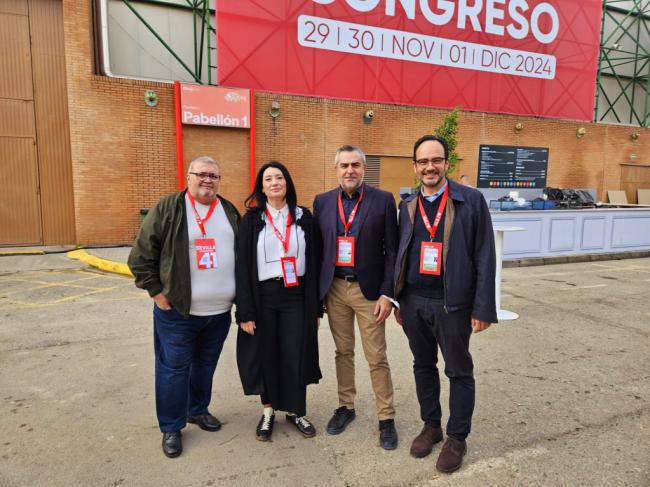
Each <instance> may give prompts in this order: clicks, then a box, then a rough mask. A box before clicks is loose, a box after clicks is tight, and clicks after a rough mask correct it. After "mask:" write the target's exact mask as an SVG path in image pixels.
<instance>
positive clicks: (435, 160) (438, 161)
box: [414, 157, 445, 167]
mask: <svg viewBox="0 0 650 487" xmlns="http://www.w3.org/2000/svg"><path fill="white" fill-rule="evenodd" d="M414 162H415V164H417V166H419V167H427V166H428V165H429V163H432V164H433V165H434V166H439V165H440V164H444V162H445V158H444V157H434V158H433V159H418V160H416V161H414Z"/></svg>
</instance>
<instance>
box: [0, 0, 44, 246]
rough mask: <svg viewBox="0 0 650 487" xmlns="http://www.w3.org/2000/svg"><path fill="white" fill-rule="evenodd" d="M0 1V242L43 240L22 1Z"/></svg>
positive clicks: (39, 241) (34, 243)
mask: <svg viewBox="0 0 650 487" xmlns="http://www.w3.org/2000/svg"><path fill="white" fill-rule="evenodd" d="M3 4H4V5H2V6H0V246H2V245H38V244H41V243H42V240H43V239H42V233H41V229H42V225H41V215H40V202H39V194H38V163H37V155H36V129H35V123H34V90H33V85H32V63H31V49H30V37H29V19H28V17H27V15H25V13H26V11H23V10H26V8H27V5H26V2H25V3H23V2H7V3H4V2H3Z"/></svg>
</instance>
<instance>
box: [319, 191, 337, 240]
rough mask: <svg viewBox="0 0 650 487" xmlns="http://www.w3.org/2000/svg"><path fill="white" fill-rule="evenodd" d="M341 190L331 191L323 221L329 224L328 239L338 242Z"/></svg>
mask: <svg viewBox="0 0 650 487" xmlns="http://www.w3.org/2000/svg"><path fill="white" fill-rule="evenodd" d="M338 197H339V188H336V189H333V190H331V191H330V192H329V193H328V194H327V195H326V198H325V207H324V208H323V210H322V211H323V221H325V222H327V223H326V227H325V228H327V230H328V233H329V235H328V237H329V238H331V239H333V240H334V241H336V236H337V235H338V231H337V225H338V218H339V206H338Z"/></svg>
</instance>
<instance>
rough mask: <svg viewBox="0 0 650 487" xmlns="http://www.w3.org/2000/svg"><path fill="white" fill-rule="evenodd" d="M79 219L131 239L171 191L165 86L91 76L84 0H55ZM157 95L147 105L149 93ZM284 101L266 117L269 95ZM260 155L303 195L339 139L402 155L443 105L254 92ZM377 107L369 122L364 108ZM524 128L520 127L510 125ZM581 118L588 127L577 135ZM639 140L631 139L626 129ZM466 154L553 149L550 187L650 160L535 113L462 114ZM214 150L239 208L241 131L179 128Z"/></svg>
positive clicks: (465, 168) (327, 173) (611, 138)
mask: <svg viewBox="0 0 650 487" xmlns="http://www.w3.org/2000/svg"><path fill="white" fill-rule="evenodd" d="M63 3H64V17H65V38H66V63H67V82H68V100H69V113H70V137H71V149H72V166H73V180H74V202H75V222H76V233H77V240H78V243H80V244H90V243H95V244H106V243H128V242H131V241H132V239H133V238H134V236H135V233H136V232H137V229H138V223H139V210H140V208H147V207H150V206H151V205H153V204H154V203H155V202H156V201H157V199H158V198H159V197H160V196H162V195H165V194H167V193H170V192H172V191H174V190H175V188H176V152H175V151H176V140H175V124H174V100H173V86H172V85H171V84H168V83H155V82H146V81H137V80H126V79H114V78H107V77H103V76H96V75H95V74H94V67H93V60H92V33H91V17H90V11H89V4H90V2H89V1H77V0H63ZM148 89H152V90H155V91H157V92H158V96H159V100H160V101H159V103H158V105H157V106H156V107H153V108H152V107H148V106H147V105H146V104H145V103H144V92H145V90H148ZM273 101H278V102H279V103H280V116H279V117H278V118H276V119H272V118H271V117H270V116H269V114H268V110H269V108H270V105H271V102H273ZM255 107H256V111H257V116H256V123H257V136H256V154H257V156H256V159H257V164H258V166H259V165H261V164H262V163H263V162H266V161H267V160H269V159H277V160H280V161H281V162H283V163H285V164H286V165H287V166H288V167H289V169H290V171H291V172H292V174H293V176H294V181H295V182H296V185H297V190H298V195H299V200H300V202H301V203H302V204H304V205H307V206H310V205H311V201H312V199H313V197H314V195H315V194H316V193H318V192H320V191H323V190H325V189H329V188H331V187H333V186H334V185H335V184H336V179H335V175H334V170H333V156H334V152H335V151H336V148H337V147H338V146H339V145H341V144H344V143H354V144H357V145H360V146H361V147H362V148H363V149H364V150H365V151H366V152H367V153H368V154H374V155H398V156H410V154H411V152H412V145H413V142H414V141H415V139H416V138H417V137H419V136H420V135H422V134H424V133H429V132H432V131H433V130H434V129H435V127H437V126H438V124H439V123H440V121H441V120H442V118H443V117H444V115H445V113H446V111H443V110H436V109H429V108H420V107H404V106H394V105H378V104H372V103H358V102H351V101H344V100H328V99H320V98H309V97H297V96H289V95H276V94H271V93H261V92H259V93H257V95H256V98H255ZM368 109H373V110H374V111H375V117H374V120H373V122H372V123H370V124H365V123H364V122H363V119H362V115H363V113H364V112H365V111H366V110H368ZM517 122H523V123H524V125H525V127H524V130H523V131H521V132H520V133H516V132H515V130H514V125H515V123H517ZM581 126H584V127H586V129H587V134H586V135H585V136H584V137H582V138H581V139H577V138H576V135H575V134H576V129H577V128H578V127H581ZM634 131H636V132H639V133H640V134H641V136H640V137H639V139H638V140H637V141H636V142H633V141H632V140H630V137H629V135H630V134H631V133H632V132H634ZM459 138H460V143H459V146H458V151H459V153H460V155H461V157H462V160H461V161H460V163H459V166H458V168H457V170H456V173H455V174H456V175H460V174H463V173H466V174H468V175H469V176H470V178H471V179H472V180H473V181H475V179H476V172H477V160H476V158H477V155H478V146H479V144H487V143H489V144H504V145H523V146H541V147H549V149H550V162H549V175H548V184H549V185H550V186H559V187H590V188H597V189H598V192H599V197H600V198H601V199H604V196H603V195H604V191H606V190H607V189H619V186H620V173H621V171H620V167H619V163H622V162H631V160H630V155H631V154H633V153H634V154H636V155H637V158H636V162H638V163H643V162H645V163H650V130H647V129H639V128H638V127H625V126H613V125H601V124H585V123H582V122H570V121H569V122H566V121H558V120H546V119H538V118H532V117H518V116H505V115H493V114H485V113H477V112H463V113H462V115H461V118H460V133H459ZM204 154H206V155H211V156H213V157H216V158H217V159H218V160H219V161H220V162H221V163H222V173H223V182H222V188H221V192H222V194H223V195H224V196H225V197H226V198H228V199H230V200H231V201H233V202H234V203H235V204H237V205H238V206H239V207H240V208H241V207H242V203H243V200H244V198H245V197H246V195H247V193H248V160H249V131H247V130H237V129H216V128H206V127H188V126H185V127H184V158H185V163H187V162H188V161H189V160H191V159H192V158H194V157H196V156H199V155H204Z"/></svg>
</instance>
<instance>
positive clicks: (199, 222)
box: [187, 191, 219, 237]
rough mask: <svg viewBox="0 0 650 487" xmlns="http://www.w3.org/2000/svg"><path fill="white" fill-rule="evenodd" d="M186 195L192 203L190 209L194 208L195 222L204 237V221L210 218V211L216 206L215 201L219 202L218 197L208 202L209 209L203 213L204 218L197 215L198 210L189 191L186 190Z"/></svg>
mask: <svg viewBox="0 0 650 487" xmlns="http://www.w3.org/2000/svg"><path fill="white" fill-rule="evenodd" d="M187 197H188V198H189V200H190V203H191V204H192V209H193V210H194V216H195V217H196V224H197V225H198V226H199V230H201V234H202V235H203V236H204V237H205V235H206V233H205V223H206V222H207V221H208V220H209V219H210V217H211V216H212V212H214V209H215V208H216V207H217V203H219V198H215V199H214V201H213V202H212V203H211V204H210V209H208V213H207V214H206V215H205V218H201V216H200V215H199V212H198V211H196V203H195V202H194V198H193V197H192V195H191V194H190V192H189V191H188V192H187Z"/></svg>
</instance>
